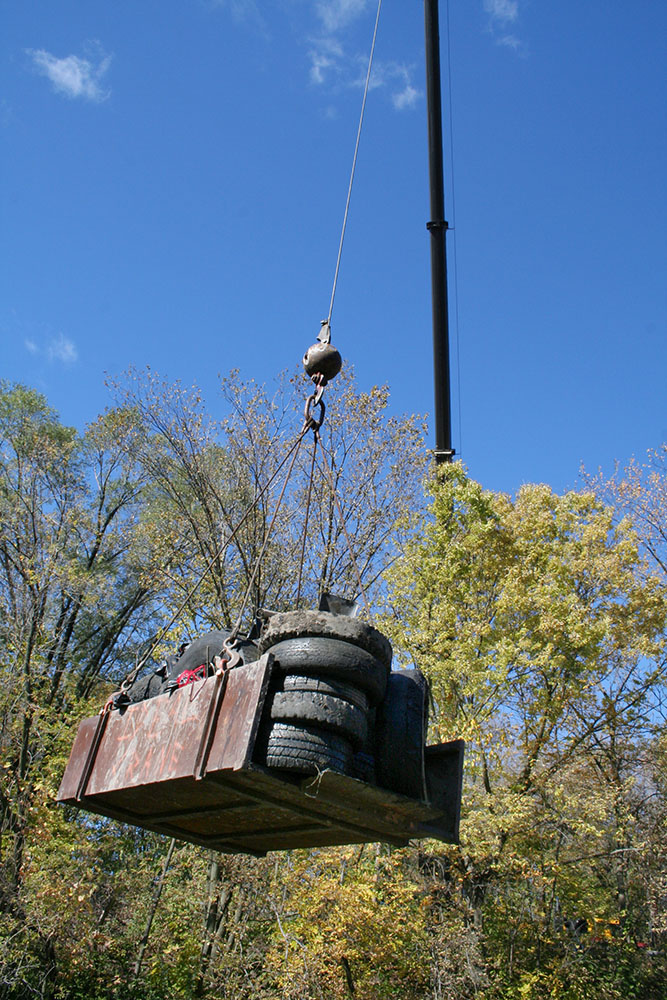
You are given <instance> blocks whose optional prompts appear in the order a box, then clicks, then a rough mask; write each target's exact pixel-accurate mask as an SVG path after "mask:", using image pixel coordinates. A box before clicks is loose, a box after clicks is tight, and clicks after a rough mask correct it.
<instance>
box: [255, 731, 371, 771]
mask: <svg viewBox="0 0 667 1000" xmlns="http://www.w3.org/2000/svg"><path fill="white" fill-rule="evenodd" d="M351 763H352V746H351V744H350V742H349V741H348V740H346V739H344V738H343V737H342V736H338V735H336V734H335V733H330V732H327V731H326V730H322V729H316V728H314V727H308V728H306V727H305V726H303V727H302V726H290V725H287V724H285V723H282V722H275V723H274V724H273V726H272V727H271V730H270V732H269V736H268V740H267V744H266V764H267V767H276V768H280V769H281V770H283V771H297V772H299V773H301V774H318V773H319V772H320V771H327V770H328V771H338V772H339V773H341V774H347V773H349V771H350V767H351Z"/></svg>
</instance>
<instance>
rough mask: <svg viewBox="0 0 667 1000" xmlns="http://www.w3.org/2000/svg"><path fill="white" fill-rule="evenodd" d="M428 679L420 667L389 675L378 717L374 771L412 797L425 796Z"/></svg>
mask: <svg viewBox="0 0 667 1000" xmlns="http://www.w3.org/2000/svg"><path fill="white" fill-rule="evenodd" d="M427 721H428V682H427V680H426V678H425V677H424V675H423V674H422V673H421V672H420V671H419V670H400V671H396V672H394V673H392V674H390V676H389V683H388V684H387V694H386V697H385V699H384V701H383V702H382V704H381V705H380V706H379V707H378V709H377V715H376V721H375V772H376V776H377V782H378V784H379V785H381V786H382V787H383V788H388V789H389V790H390V791H393V792H400V793H401V794H402V795H407V796H409V797H410V798H413V799H422V800H424V799H425V798H426V782H425V772H424V743H425V739H426V727H427Z"/></svg>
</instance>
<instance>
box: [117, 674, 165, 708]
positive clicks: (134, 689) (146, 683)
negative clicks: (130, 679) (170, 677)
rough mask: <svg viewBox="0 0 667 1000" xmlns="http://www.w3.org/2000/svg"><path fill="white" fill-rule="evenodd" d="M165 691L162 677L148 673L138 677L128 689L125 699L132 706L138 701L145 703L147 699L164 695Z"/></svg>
mask: <svg viewBox="0 0 667 1000" xmlns="http://www.w3.org/2000/svg"><path fill="white" fill-rule="evenodd" d="M166 690H167V687H166V682H165V679H164V677H161V676H160V675H159V674H156V673H150V674H146V675H145V676H144V677H140V678H139V680H136V681H135V682H134V684H132V685H131V687H129V688H128V690H127V698H128V701H129V702H130V704H132V705H134V704H137V702H140V701H147V700H148V699H149V698H157V696H158V695H161V694H165V693H166ZM126 704H127V702H126Z"/></svg>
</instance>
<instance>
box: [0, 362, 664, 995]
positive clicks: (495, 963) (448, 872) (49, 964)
mask: <svg viewBox="0 0 667 1000" xmlns="http://www.w3.org/2000/svg"><path fill="white" fill-rule="evenodd" d="M116 393H117V400H116V401H117V404H118V405H117V406H116V408H114V409H111V410H109V411H107V412H105V413H104V414H103V415H102V416H100V417H99V418H98V419H97V420H96V421H95V422H94V423H93V424H92V425H91V426H90V427H89V428H87V429H86V432H85V433H84V434H82V435H79V434H77V433H76V432H75V431H74V430H73V429H71V428H66V427H63V426H62V425H61V424H60V423H59V422H58V419H57V416H56V414H55V413H53V411H52V410H51V409H50V408H49V406H48V404H47V402H46V401H45V400H44V399H43V397H41V396H40V395H39V394H38V393H36V392H34V391H33V390H31V389H27V388H25V387H21V386H8V385H2V387H1V388H0V446H1V456H0V515H1V517H0V637H1V638H2V648H1V652H0V672H1V674H2V687H1V688H0V692H1V693H0V847H1V853H0V996H3V997H5V996H6V997H7V998H8V1000H27V998H28V997H34V996H39V997H45V998H49V1000H78V998H81V1000H83V998H86V1000H120V998H125V997H127V996H129V995H131V996H133V997H136V998H138V1000H163V998H166V997H170V998H172V997H175V998H183V1000H186V998H188V1000H189V998H191V997H204V996H205V997H209V998H213V1000H337V998H340V1000H347V998H350V997H355V998H356V1000H398V998H400V1000H427V998H428V1000H472V998H477V1000H521V998H529V1000H542V998H550V997H554V998H556V997H557V998H559V1000H561V998H564V1000H579V998H582V1000H583V998H584V997H585V998H586V1000H617V998H621V997H622V998H628V1000H630V998H636V1000H658V998H662V996H663V995H664V982H665V981H667V968H666V961H667V960H666V941H667V881H666V879H667V876H666V875H665V872H667V809H666V808H665V803H666V793H667V777H666V776H667V737H666V736H665V729H664V704H665V702H664V694H665V692H664V680H663V678H664V674H665V664H666V651H665V623H666V618H667V611H666V608H667V600H666V594H665V577H664V554H663V543H664V533H663V528H662V527H661V525H664V523H665V519H666V518H667V508H665V504H664V499H665V496H667V492H666V491H665V488H664V486H665V481H666V478H665V466H664V454H663V453H662V452H658V453H656V454H655V455H654V456H653V457H652V458H651V459H650V462H649V465H648V466H647V467H639V466H636V465H634V464H633V465H631V466H630V468H629V469H628V470H626V472H625V473H623V472H621V471H620V470H619V472H618V473H617V475H616V477H615V478H614V480H613V481H612V483H611V484H602V483H600V482H596V483H594V484H593V486H594V487H595V489H592V490H591V491H589V492H581V493H574V492H572V493H567V494H565V495H564V496H557V495H555V494H554V493H553V492H552V491H551V490H550V489H549V488H548V487H546V486H525V487H523V488H522V489H521V490H520V491H519V493H518V495H517V496H516V497H515V498H510V497H507V496H504V495H499V494H494V493H491V492H489V491H486V490H484V489H483V488H482V487H481V486H480V485H479V484H478V483H475V482H474V481H473V480H471V479H470V478H469V477H468V476H467V475H466V473H465V471H464V470H463V469H462V468H461V467H460V466H458V465H455V466H452V467H449V468H447V469H445V470H444V471H442V470H441V471H440V472H438V473H437V474H436V475H434V477H433V479H432V480H431V482H430V485H429V493H428V506H427V502H426V501H425V499H424V497H423V493H422V485H421V484H422V476H423V474H424V471H425V459H424V455H423V451H422V443H421V428H420V422H419V421H418V420H417V419H415V418H405V419H401V420H397V419H390V418H388V417H387V413H386V408H387V398H388V397H387V391H386V389H384V388H374V389H372V390H371V391H369V392H368V393H358V392H357V390H356V388H355V386H354V382H353V380H352V379H351V378H350V377H347V376H341V378H340V379H339V380H337V381H336V383H334V384H333V386H331V387H330V388H329V389H328V390H327V393H328V397H327V401H328V410H327V422H326V424H325V430H326V431H327V436H326V439H325V442H324V444H325V455H326V458H327V461H328V463H329V467H330V469H331V475H332V477H333V479H334V481H335V484H336V490H337V492H338V494H339V497H340V502H341V507H342V511H343V517H344V520H345V523H346V525H347V529H348V533H349V534H350V535H351V537H352V542H353V547H354V550H355V556H356V557H357V561H358V564H359V569H360V573H361V576H362V579H363V582H364V584H365V586H366V587H367V589H368V591H369V594H370V596H371V599H373V600H375V601H376V602H379V601H380V600H384V601H385V602H386V610H387V614H386V618H385V620H384V623H383V625H382V627H383V629H384V631H386V632H387V633H388V634H390V635H391V637H392V640H393V642H394V645H395V649H396V651H397V655H398V657H399V658H402V659H403V660H405V662H409V661H414V662H415V663H416V664H417V665H419V666H420V667H421V669H422V670H424V672H425V673H427V675H428V677H429V680H430V682H431V688H432V693H433V712H432V725H431V730H432V738H433V740H434V741H435V740H444V739H449V738H454V737H457V738H458V737H460V736H463V737H464V738H465V739H466V741H467V751H466V754H467V756H466V774H465V788H464V809H463V822H462V838H461V844H460V845H450V846H444V845H442V844H435V843H430V842H425V843H422V844H419V845H414V844H413V845H410V846H409V847H407V848H405V849H401V850H395V849H389V848H387V847H385V846H381V845H366V846H365V847H363V848H360V847H358V846H357V847H343V848H331V849H327V850H324V849H322V850H313V851H296V852H293V853H280V854H276V855H273V856H269V857H267V858H265V859H253V858H248V857H241V856H220V855H212V856H211V855H209V854H208V853H206V852H204V851H202V850H199V849H196V848H193V847H190V846H187V845H186V846H183V845H178V846H177V847H176V849H175V851H174V852H173V854H172V853H170V850H169V845H168V844H167V843H165V842H163V840H162V839H161V838H158V837H155V836H154V835H152V834H148V833H145V832H142V831H139V830H136V829H134V828H127V827H122V826H120V825H118V824H116V823H113V822H111V821H106V820H101V819H99V818H94V817H91V816H89V815H87V814H85V813H76V812H75V811H73V810H69V809H62V808H60V807H58V806H56V804H55V796H56V793H57V788H58V784H59V780H60V776H61V774H62V771H63V768H64V766H65V762H66V759H67V756H68V753H69V747H70V745H71V741H72V737H73V733H74V731H75V728H76V725H77V723H78V720H79V719H80V718H81V717H83V716H87V715H91V714H94V713H95V712H96V711H97V710H98V708H99V707H100V705H101V703H102V702H103V701H104V699H105V697H106V696H107V694H108V692H109V691H110V690H113V686H114V685H115V684H117V683H118V681H119V679H120V678H121V677H122V676H123V675H124V674H125V672H126V671H127V669H128V668H129V667H130V666H132V665H133V663H134V662H135V658H136V655H137V654H138V653H140V652H141V650H142V648H145V640H146V639H147V638H150V637H151V636H154V635H155V634H156V632H157V631H158V629H159V627H160V625H161V624H162V623H163V622H164V621H165V620H167V621H172V619H173V621H172V625H171V628H170V630H169V631H168V632H167V634H166V635H164V636H163V637H162V643H161V645H160V646H158V648H157V649H156V651H155V653H156V655H159V653H160V652H161V651H162V650H163V649H167V648H168V647H169V644H170V642H171V640H172V639H173V638H177V637H178V636H179V635H180V633H181V632H182V631H196V630H198V629H200V628H202V627H205V626H208V625H215V626H219V625H225V624H229V623H231V622H232V621H233V619H234V617H235V614H236V613H237V609H238V607H239V603H240V601H241V598H242V595H243V594H244V592H245V590H246V588H247V587H248V584H249V583H250V581H251V578H252V567H253V565H254V563H255V560H256V558H257V555H258V553H259V552H260V551H261V550H262V549H264V552H263V555H262V559H261V572H260V573H259V575H258V576H257V577H256V578H255V579H254V581H253V584H252V588H251V589H252V593H251V595H250V597H251V599H250V603H249V607H250V606H251V605H252V606H258V605H259V606H261V605H268V606H272V607H290V606H292V605H293V603H294V602H295V599H296V594H297V590H298V577H299V572H298V564H299V560H300V553H301V546H302V531H303V526H304V512H305V507H306V500H307V495H308V493H307V489H308V476H309V468H310V455H309V454H308V453H307V450H303V451H302V453H301V454H300V455H299V457H298V460H297V462H296V464H295V469H294V475H293V477H292V479H291V480H290V483H289V484H288V488H287V489H286V492H285V498H284V502H283V507H282V508H281V510H280V511H279V513H278V516H277V518H276V521H275V524H274V525H273V528H272V532H271V533H269V526H270V521H271V517H272V515H273V513H274V511H275V507H276V502H277V499H278V496H279V494H280V491H281V489H282V484H283V477H282V476H281V474H280V471H279V467H280V463H281V462H282V461H283V459H284V457H285V455H286V454H287V451H288V449H289V447H290V446H291V444H292V443H293V441H294V438H295V435H296V433H297V432H298V430H299V427H300V423H301V416H300V412H299V413H297V415H296V417H295V416H294V414H295V413H296V412H297V407H295V398H298V397H299V396H301V395H302V393H301V387H300V386H299V384H298V383H297V382H296V381H295V380H294V379H289V378H284V379H282V381H281V382H280V383H279V385H278V387H277V389H276V391H275V392H269V391H268V390H267V389H266V388H265V387H262V386H257V385H256V384H255V383H253V382H247V383H245V382H243V381H241V380H240V379H239V377H238V374H236V373H233V374H232V375H231V376H230V377H229V378H228V379H226V380H224V382H223V397H224V400H225V405H226V415H225V416H224V417H223V418H222V419H220V420H214V419H213V418H212V417H211V416H210V415H209V414H208V413H207V411H206V409H205V407H204V405H203V402H202V400H201V398H200V396H199V393H198V391H197V389H196V388H195V387H193V388H192V389H184V388H183V387H182V386H179V385H169V384H167V383H164V382H163V381H162V380H160V379H159V378H158V377H157V376H155V375H154V374H152V373H150V372H148V373H145V374H142V375H138V374H136V373H130V374H129V375H128V376H127V378H126V379H125V380H124V382H123V384H122V385H121V386H119V387H117V389H116ZM298 410H299V411H300V405H299V407H298ZM283 471H286V469H284V470H283ZM274 477H275V478H274ZM255 499H258V503H257V505H256V506H255V507H254V508H253V510H252V514H251V515H248V516H247V517H245V520H244V516H245V515H246V513H247V510H248V505H249V503H251V502H252V501H253V500H255ZM312 502H313V509H312V512H311V518H310V521H309V525H308V531H307V535H306V545H305V569H304V576H303V581H302V588H301V593H302V603H306V604H312V603H313V602H314V601H316V599H317V596H318V593H319V592H321V591H322V590H326V589H333V590H335V591H337V592H340V591H341V590H343V591H346V592H348V593H350V594H352V593H355V592H356V591H357V590H358V582H357V580H356V575H355V572H354V567H353V560H352V558H351V556H350V553H349V550H348V546H347V541H346V538H345V534H344V532H343V530H342V526H341V524H340V521H339V517H338V511H337V509H336V505H335V502H334V498H333V494H332V491H331V488H330V484H329V481H328V477H327V476H326V475H325V474H324V471H323V466H322V464H321V463H320V464H319V465H316V468H315V477H314V482H313V501H312ZM232 535H233V538H232V539H231V541H230V544H229V545H227V546H226V547H225V546H223V545H222V544H221V543H222V540H223V539H229V538H230V536H232ZM390 566H391V569H390V571H389V572H388V573H387V570H388V568H389V567H390ZM195 584H198V586H196V587H195ZM249 613H250V612H248V614H249ZM158 889H159V891H158Z"/></svg>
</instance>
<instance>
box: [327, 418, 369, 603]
mask: <svg viewBox="0 0 667 1000" xmlns="http://www.w3.org/2000/svg"><path fill="white" fill-rule="evenodd" d="M315 436H316V437H317V439H318V442H319V445H320V450H321V452H322V456H323V457H325V455H326V451H325V448H324V445H323V444H322V438H321V436H320V433H319V430H316V431H315ZM331 462H332V465H333V456H331ZM322 468H323V470H324V473H325V475H326V478H327V481H328V483H329V488H330V489H331V495H332V497H333V501H334V503H335V505H336V510H337V511H338V519H339V521H340V526H341V528H342V529H343V534H344V535H345V541H346V542H347V548H348V552H349V553H350V558H351V560H352V568H353V569H354V574H355V576H356V578H357V583H358V584H359V593H360V594H361V596H362V598H363V602H364V606H365V608H366V611H367V613H368V617H369V619H370V620H371V621H372V620H373V614H372V612H371V609H370V605H369V603H368V598H367V596H366V591H365V589H364V585H363V582H362V579H361V573H360V572H359V565H358V563H357V559H356V556H355V554H354V549H353V548H352V541H351V539H350V536H349V534H348V530H347V527H346V525H345V518H344V516H343V510H342V508H341V505H340V500H339V499H338V491H337V490H336V486H335V483H334V481H333V476H332V474H331V470H330V469H329V466H328V464H327V463H326V462H323V463H322Z"/></svg>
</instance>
